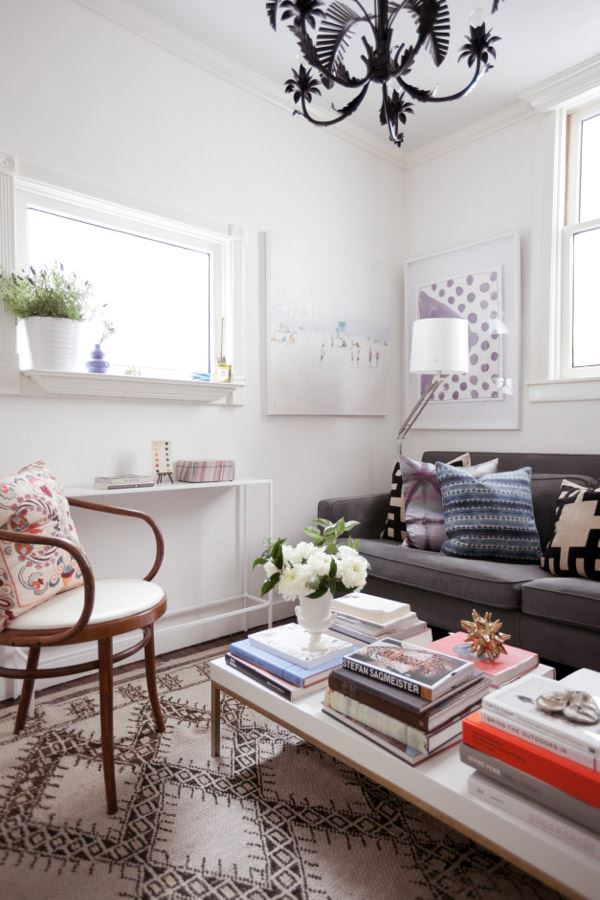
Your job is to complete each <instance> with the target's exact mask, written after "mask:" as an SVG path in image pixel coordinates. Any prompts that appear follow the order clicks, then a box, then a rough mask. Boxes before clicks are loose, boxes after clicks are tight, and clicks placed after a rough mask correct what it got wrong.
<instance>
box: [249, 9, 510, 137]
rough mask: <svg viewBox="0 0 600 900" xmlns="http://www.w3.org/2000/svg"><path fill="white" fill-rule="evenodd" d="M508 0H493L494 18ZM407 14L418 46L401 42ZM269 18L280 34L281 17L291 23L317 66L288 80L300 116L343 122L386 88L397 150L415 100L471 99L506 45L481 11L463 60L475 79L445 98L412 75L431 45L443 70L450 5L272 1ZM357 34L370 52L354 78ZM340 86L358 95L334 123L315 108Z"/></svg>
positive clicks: (387, 121)
mask: <svg viewBox="0 0 600 900" xmlns="http://www.w3.org/2000/svg"><path fill="white" fill-rule="evenodd" d="M501 2H502V0H492V9H491V12H492V14H493V13H495V12H496V11H497V9H498V7H499V5H500V3H501ZM402 11H405V12H407V13H409V14H410V16H411V17H412V19H413V21H414V23H415V26H416V38H415V39H414V42H413V43H412V44H406V43H402V42H401V43H398V44H397V43H394V25H395V24H396V19H397V17H398V14H399V13H400V12H402ZM267 15H268V17H269V21H270V23H271V26H272V27H273V29H274V30H275V29H276V28H277V18H278V15H279V18H280V20H281V22H286V23H287V25H288V28H289V29H290V31H291V32H292V33H293V34H294V36H295V37H296V39H297V41H298V45H299V47H300V50H301V52H302V55H303V56H304V59H305V61H306V62H307V64H308V66H309V68H307V67H306V66H304V64H300V65H299V66H298V69H292V77H291V78H289V79H288V80H287V81H286V83H285V91H286V93H288V94H293V97H294V102H295V103H296V105H297V106H298V107H299V108H297V109H296V110H295V111H294V114H295V115H302V116H304V118H305V119H308V121H309V122H312V123H313V125H335V123H336V122H341V121H343V120H344V119H347V118H348V117H349V116H351V115H352V113H354V112H356V110H357V109H358V107H359V106H360V105H361V103H362V101H363V100H364V98H365V97H366V94H367V91H368V90H369V85H370V84H371V82H375V83H376V84H380V85H381V94H382V103H381V108H380V110H379V121H380V122H381V124H382V125H387V129H388V133H389V138H390V140H391V141H392V142H393V143H394V144H396V146H397V147H399V146H400V145H401V144H402V141H403V140H404V134H403V133H402V131H401V127H402V126H403V125H405V124H406V119H407V116H408V115H410V114H412V113H414V102H415V101H416V102H418V103H447V102H448V101H450V100H458V99H459V98H460V97H464V96H465V94H468V93H469V91H470V90H472V88H473V87H474V86H475V85H476V84H477V82H478V81H479V79H480V78H481V76H482V75H483V74H484V72H487V71H488V69H491V68H492V65H491V62H490V60H491V59H495V57H496V49H495V47H494V44H495V43H496V42H497V41H499V40H500V38H499V37H495V36H493V35H492V32H491V30H490V31H488V30H487V29H486V25H485V22H484V20H483V13H482V12H481V10H477V11H476V12H474V13H473V14H472V16H471V23H470V31H469V34H468V35H465V43H464V44H463V45H462V47H461V48H460V52H459V56H458V59H459V61H460V60H462V59H466V61H467V65H468V67H469V69H473V72H472V73H471V76H470V80H469V82H468V83H467V85H466V86H465V87H464V88H462V90H459V91H456V92H454V93H452V94H448V95H446V96H443V97H440V96H438V95H437V93H436V90H429V89H425V88H419V87H417V86H416V85H414V84H412V83H411V81H410V77H409V76H410V73H411V70H412V68H413V65H414V63H415V59H416V57H417V55H418V53H419V52H420V51H421V50H422V49H423V48H425V49H426V50H428V51H429V53H430V54H431V57H432V59H433V62H434V64H435V65H436V66H441V64H442V63H443V62H444V60H445V58H446V55H447V53H448V48H449V45H450V12H449V10H448V2H447V0H396V2H392V0H374V11H373V12H372V13H369V12H367V10H366V9H365V6H364V5H363V3H362V2H360V0H348V4H347V3H342V2H339V0H335V2H333V3H329V4H328V5H327V4H326V3H325V2H323V0H267ZM357 30H360V31H361V32H362V37H361V40H362V44H363V47H364V53H363V54H362V55H361V57H360V58H361V60H362V62H363V63H364V67H365V70H364V72H363V73H362V74H360V75H353V74H351V73H350V71H349V69H348V68H347V66H346V63H345V57H346V54H347V51H348V49H349V47H350V46H351V43H352V38H353V37H355V36H356V35H355V32H356V31H357ZM310 32H312V36H311V34H310ZM365 32H366V33H365ZM367 35H368V37H367ZM407 78H408V80H407ZM336 85H337V86H340V87H344V88H349V89H350V90H355V91H357V92H358V93H355V94H354V96H353V97H352V99H351V100H350V101H349V102H348V103H347V104H346V105H345V106H343V107H341V108H339V109H338V108H337V107H336V106H334V105H333V104H332V109H333V110H334V112H335V113H336V115H335V116H334V117H333V118H332V119H328V120H324V119H317V118H315V117H314V116H313V115H311V113H310V112H309V108H308V106H309V104H310V103H311V101H312V99H313V97H315V96H318V95H320V94H321V88H324V89H325V90H331V89H332V88H333V87H334V86H336Z"/></svg>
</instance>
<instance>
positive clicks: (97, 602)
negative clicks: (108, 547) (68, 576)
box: [0, 498, 167, 814]
mask: <svg viewBox="0 0 600 900" xmlns="http://www.w3.org/2000/svg"><path fill="white" fill-rule="evenodd" d="M68 499H69V504H70V505H71V506H72V507H79V508H81V509H89V510H94V511H96V512H101V513H111V514H113V515H118V516H133V517H135V518H137V519H143V520H144V522H147V523H148V525H149V526H150V528H151V529H152V531H153V532H154V537H155V539H156V556H155V560H154V564H153V566H152V568H151V569H150V571H149V572H148V574H147V575H146V576H145V577H144V579H133V578H108V579H95V578H94V574H93V572H92V569H91V566H90V563H89V561H88V559H87V557H86V555H85V553H84V552H83V551H82V550H81V549H80V548H79V547H78V546H77V545H76V544H74V543H72V542H71V541H68V540H63V539H62V538H57V537H49V536H47V535H35V534H30V533H24V532H19V533H17V532H12V531H5V530H3V529H0V540H2V541H9V542H12V543H15V544H20V545H23V544H24V543H25V541H26V542H27V544H44V545H50V546H52V547H60V548H62V549H63V550H66V551H67V552H68V553H70V554H71V556H72V557H73V558H74V559H75V560H76V561H77V563H78V565H79V568H80V569H81V573H82V576H83V585H82V586H81V587H77V588H74V589H73V590H70V591H65V592H63V593H61V594H57V595H56V596H55V597H53V598H52V599H50V600H47V601H46V602H45V603H42V604H41V605H40V606H36V607H34V608H33V609H31V610H28V611H27V612H25V613H23V614H22V615H20V616H19V617H18V618H17V619H15V620H14V621H13V622H11V624H10V625H9V626H8V627H7V628H6V629H5V630H4V631H2V632H0V646H13V647H28V648H29V653H28V659H27V667H26V669H10V668H3V667H0V676H3V677H4V678H22V679H24V684H23V689H22V691H21V697H20V700H19V705H18V709H17V720H16V723H15V734H18V733H19V732H20V731H21V729H22V728H23V726H24V724H25V721H26V717H27V711H28V709H29V704H30V702H31V697H32V694H33V688H34V684H35V681H36V679H37V678H57V677H61V676H63V675H75V674H80V673H82V672H89V671H92V670H95V669H98V670H99V681H100V733H101V740H102V766H103V771H104V785H105V788H106V800H107V807H108V812H109V814H113V813H115V812H116V811H117V792H116V781H115V762H114V736H113V664H114V663H117V662H121V661H122V660H124V659H127V657H129V656H132V655H133V654H134V653H137V652H138V651H139V650H141V649H142V648H143V649H144V655H145V664H146V681H147V685H148V694H149V699H150V706H151V708H152V713H153V716H154V721H155V723H156V728H157V731H159V732H163V731H164V730H165V725H164V720H163V715H162V711H161V708H160V702H159V699H158V692H157V689H156V664H155V655H154V623H155V622H156V620H157V619H159V618H160V616H162V615H163V613H164V612H165V610H166V608H167V600H166V597H165V594H164V591H163V590H162V588H160V587H159V586H158V585H157V584H152V583H151V582H152V579H153V578H154V576H155V575H156V573H157V572H158V570H159V569H160V566H161V563H162V560H163V556H164V542H163V538H162V535H161V533H160V530H159V528H158V525H157V524H156V522H155V521H154V520H153V519H152V518H151V517H150V516H148V515H146V514H145V513H142V512H137V511H135V510H131V509H120V508H118V507H112V506H103V505H100V504H98V503H88V502H85V501H83V500H76V499H73V498H68ZM25 534H26V537H25ZM137 629H141V630H142V638H141V640H139V641H137V642H136V643H135V644H134V645H133V646H131V647H128V648H127V649H125V650H122V651H120V652H119V653H116V654H113V638H114V637H116V636H117V635H120V634H125V633H127V632H130V631H135V630H137ZM88 641H97V642H98V659H97V660H95V661H93V662H91V663H80V664H78V665H72V666H62V667H60V668H51V669H38V668H37V666H38V662H39V658H40V650H41V648H42V647H57V646H64V645H66V644H82V643H86V642H88Z"/></svg>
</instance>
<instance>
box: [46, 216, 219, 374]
mask: <svg viewBox="0 0 600 900" xmlns="http://www.w3.org/2000/svg"><path fill="white" fill-rule="evenodd" d="M28 238H29V263H30V264H31V265H33V266H36V267H38V266H42V265H51V264H53V263H54V262H61V263H62V264H63V265H64V267H65V271H66V272H67V273H69V274H70V273H71V272H76V273H77V275H78V276H79V277H80V278H81V279H83V280H87V281H90V282H91V284H92V286H93V301H92V302H93V304H94V306H96V307H101V306H103V304H107V306H106V309H105V310H103V311H102V312H101V313H100V315H99V317H98V318H96V320H95V321H93V322H90V323H89V324H87V326H86V328H85V330H84V335H83V337H82V344H83V346H82V347H81V351H82V354H83V361H84V362H85V360H86V359H89V354H90V352H91V350H92V349H93V345H94V343H96V342H97V341H98V340H99V338H100V334H101V331H102V324H101V320H103V319H107V320H109V321H111V322H112V323H113V324H114V326H115V333H114V335H112V336H111V337H110V338H109V339H108V340H107V341H106V344H105V345H104V351H105V354H106V358H107V360H108V361H109V362H110V364H111V368H110V369H109V373H113V374H119V372H120V371H122V369H123V368H128V367H130V366H134V367H135V368H137V369H139V370H140V371H141V374H146V375H152V374H163V375H164V376H165V377H174V376H179V377H189V375H190V374H191V372H197V371H202V372H207V371H208V370H209V367H210V351H209V339H210V328H209V322H210V319H209V316H210V308H209V284H210V281H209V272H210V256H209V254H208V253H205V252H201V251H199V250H191V249H189V248H187V247H180V246H177V245H175V244H169V243H166V242H164V241H159V240H154V239H150V238H146V237H141V236H140V235H137V234H129V233H127V232H123V231H118V230H116V229H113V228H107V227H103V226H100V225H92V224H89V223H87V222H81V221H79V220H77V219H71V218H67V217H66V216H61V215H56V214H54V213H48V212H45V211H42V210H37V209H29V210H28ZM152 370H169V371H162V372H153V371H152Z"/></svg>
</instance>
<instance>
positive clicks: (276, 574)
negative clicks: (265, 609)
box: [260, 572, 281, 597]
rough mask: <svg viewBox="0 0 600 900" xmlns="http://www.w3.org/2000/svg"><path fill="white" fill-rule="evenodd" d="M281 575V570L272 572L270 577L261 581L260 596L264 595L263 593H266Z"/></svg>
mask: <svg viewBox="0 0 600 900" xmlns="http://www.w3.org/2000/svg"><path fill="white" fill-rule="evenodd" d="M280 577H281V572H274V573H273V574H272V575H271V577H270V578H267V580H266V581H264V582H263V584H262V587H261V589H260V596H261V597H264V596H265V594H268V593H269V591H272V590H273V588H274V587H275V585H276V584H277V582H278V581H279V579H280Z"/></svg>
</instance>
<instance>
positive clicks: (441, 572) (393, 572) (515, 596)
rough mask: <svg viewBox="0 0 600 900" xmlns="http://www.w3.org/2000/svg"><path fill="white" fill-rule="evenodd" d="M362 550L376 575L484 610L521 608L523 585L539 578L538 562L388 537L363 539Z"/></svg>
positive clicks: (372, 572)
mask: <svg viewBox="0 0 600 900" xmlns="http://www.w3.org/2000/svg"><path fill="white" fill-rule="evenodd" d="M360 552H361V554H362V555H363V556H366V557H367V559H368V560H369V562H370V563H371V574H372V575H373V576H375V577H377V578H383V579H385V580H387V581H394V582H397V583H398V584H407V585H411V586H412V587H417V588H422V589H423V590H425V591H434V592H435V593H438V594H447V595H449V596H452V597H457V598H459V599H460V600H466V601H468V602H469V603H473V604H474V605H476V606H478V607H480V608H484V609H487V607H489V606H493V607H497V608H499V609H519V608H520V606H521V587H522V586H523V584H526V583H527V582H529V581H533V580H534V579H539V578H540V568H539V566H537V565H523V564H521V563H506V562H488V561H485V560H479V559H460V558H454V557H450V556H441V554H439V553H431V552H430V551H429V550H415V549H414V548H412V547H403V546H401V545H398V544H393V543H390V542H389V541H385V540H373V539H369V540H365V539H363V540H361V542H360ZM547 577H548V578H550V576H547ZM542 580H544V577H543V576H542ZM398 599H400V600H401V599H402V597H401V596H399V598H398Z"/></svg>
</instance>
